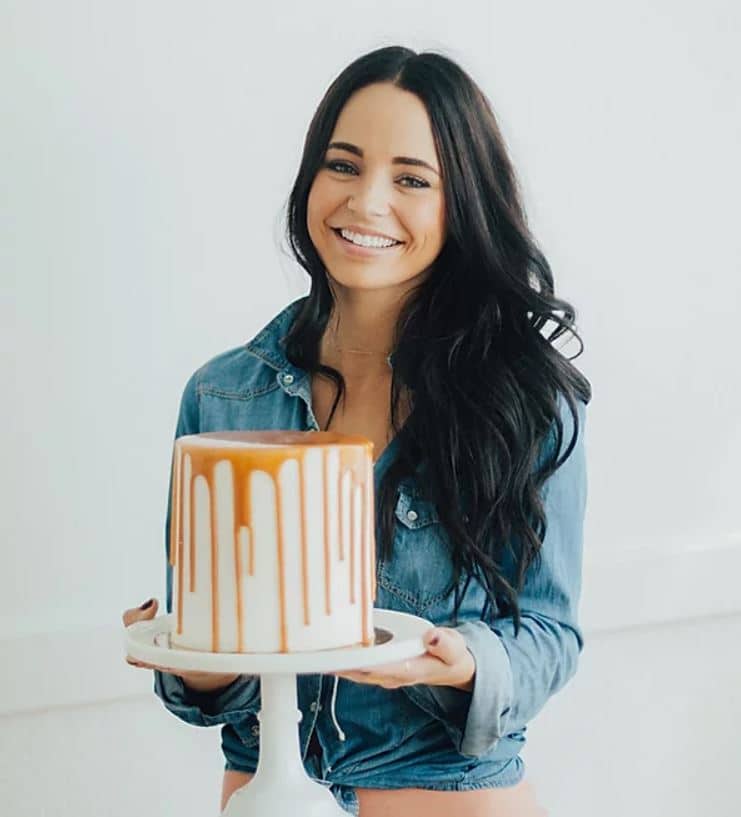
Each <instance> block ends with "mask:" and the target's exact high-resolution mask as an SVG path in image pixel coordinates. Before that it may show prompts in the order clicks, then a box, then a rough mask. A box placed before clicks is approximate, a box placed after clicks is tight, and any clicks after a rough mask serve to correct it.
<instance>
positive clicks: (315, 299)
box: [136, 47, 591, 817]
mask: <svg viewBox="0 0 741 817" xmlns="http://www.w3.org/2000/svg"><path fill="white" fill-rule="evenodd" d="M287 237H288V241H289V244H290V248H291V250H292V251H293V253H294V255H295V257H296V259H297V260H298V262H299V263H300V264H301V266H302V267H303V268H304V269H305V270H306V272H307V274H308V275H309V277H310V279H311V289H310V292H309V294H308V295H307V296H305V297H303V298H301V299H299V300H297V301H295V302H294V303H291V304H289V305H288V306H287V307H286V308H285V309H284V310H282V311H281V312H280V313H279V314H278V315H277V316H275V317H274V318H272V319H271V320H270V322H269V323H268V324H267V325H266V326H265V327H264V328H263V329H262V330H261V331H260V332H259V333H258V334H257V335H256V336H255V337H254V338H252V339H251V340H250V341H249V342H248V343H246V344H242V345H240V346H239V347H237V348H235V349H231V350H227V351H226V352H224V353H222V354H220V355H217V356H216V357H215V358H212V359H211V360H209V361H207V362H206V363H205V364H204V365H203V366H202V367H200V368H199V369H198V371H196V372H195V373H194V374H193V376H192V377H191V378H190V380H189V381H188V383H187V385H186V387H185V390H184V393H183V398H182V402H181V407H180V416H179V418H178V425H177V429H176V437H177V436H180V435H183V434H194V433H198V432H206V431H211V430H225V429H234V430H247V429H257V428H259V429H265V428H276V429H303V430H317V429H319V428H321V429H323V430H332V431H337V432H341V433H348V434H361V435H363V436H365V437H367V438H368V439H370V440H371V441H372V442H373V450H374V452H375V453H376V456H375V457H374V463H373V467H374V477H375V481H374V485H375V492H374V501H375V507H374V510H375V517H376V522H377V525H376V528H375V530H376V541H377V554H376V562H377V572H376V579H377V596H376V600H375V604H376V607H380V608H386V609H389V610H396V611H399V612H407V613H412V614H416V615H421V616H423V617H425V618H426V619H428V620H430V621H431V622H432V623H433V624H434V627H433V628H432V629H431V630H429V631H428V632H427V633H426V635H425V638H424V644H425V648H426V652H425V653H424V654H423V655H422V656H419V657H418V658H414V659H411V660H409V661H407V662H404V663H403V664H401V665H399V664H390V665H387V666H383V667H375V668H374V669H373V671H372V672H364V671H363V667H357V668H354V669H353V670H352V671H348V672H343V673H337V674H335V675H301V676H299V679H298V705H299V708H300V710H301V713H302V718H301V721H300V724H299V737H300V741H301V748H302V756H303V758H304V762H305V764H306V769H307V771H308V772H309V773H310V774H311V775H312V776H314V777H316V778H317V779H319V778H321V779H322V780H324V781H326V782H328V783H329V784H330V787H331V791H332V792H333V793H334V795H335V797H336V798H337V801H338V802H339V803H340V804H341V805H342V806H343V807H344V808H345V809H346V810H347V811H349V812H351V813H353V814H356V815H357V814H358V813H360V814H361V816H362V817H381V815H397V814H404V815H408V816H409V817H416V816H417V815H420V816H421V815H425V817H434V815H448V814H455V815H456V817H494V815H496V817H515V815H516V816H517V817H536V815H541V814H543V812H542V810H541V809H540V808H539V806H538V805H537V803H536V799H535V797H534V794H533V791H532V788H531V787H530V785H529V783H528V782H527V781H525V780H524V774H525V770H524V763H523V761H522V758H521V757H520V753H521V750H522V747H523V745H524V743H525V731H526V728H527V724H528V722H529V721H530V720H531V719H532V718H533V717H534V716H535V715H536V714H537V713H538V712H539V711H540V710H541V709H542V707H543V706H544V705H545V704H546V702H547V700H548V699H549V698H550V697H551V696H552V695H554V694H555V693H556V692H558V691H559V690H560V689H561V688H562V687H563V686H564V685H565V684H566V683H567V682H568V680H569V679H570V678H571V677H572V676H573V674H574V672H575V671H576V668H577V663H578V657H579V653H580V651H581V649H582V645H583V639H582V634H581V629H580V627H579V624H578V621H577V617H576V611H577V608H578V602H579V593H580V588H581V561H582V528H583V521H584V515H585V508H586V452H585V443H584V424H585V418H586V405H587V404H588V402H589V400H590V399H591V387H590V385H589V382H588V381H587V380H586V378H585V377H584V376H583V375H582V374H581V373H580V372H579V371H578V370H577V369H576V367H575V366H574V365H573V364H572V362H571V360H570V359H568V358H566V357H564V356H563V355H562V353H561V352H560V351H558V349H556V348H555V346H554V341H556V340H557V339H558V338H559V337H560V336H561V335H562V334H563V333H564V332H571V333H572V334H574V335H575V336H577V337H578V335H576V331H575V314H576V313H575V310H574V308H573V306H572V305H571V304H570V303H568V302H567V301H564V300H562V299H560V298H558V297H556V295H555V291H554V281H553V275H552V273H551V270H550V267H549V265H548V262H547V261H546V259H545V257H544V256H543V254H542V252H541V251H540V250H539V249H538V246H537V244H536V242H535V240H534V238H533V236H532V235H531V234H530V232H529V230H528V227H527V223H526V218H525V213H524V208H523V206H522V202H521V199H520V194H519V189H518V185H517V180H516V176H515V173H514V169H513V168H512V165H511V162H510V160H509V157H508V155H507V151H506V148H505V145H504V141H503V139H502V137H501V135H500V132H499V128H498V125H497V123H496V120H495V118H494V114H493V112H492V109H491V106H490V104H489V102H488V100H487V99H486V97H485V96H484V94H483V93H482V91H481V90H480V88H479V87H478V86H477V85H476V84H475V82H474V81H473V80H472V79H471V77H469V76H468V74H467V73H466V72H465V71H464V70H463V69H462V68H461V67H460V66H459V65H457V64H456V63H455V62H453V61H452V60H450V59H448V58H447V57H444V56H442V55H440V54H435V53H432V52H424V53H420V54H418V53H416V52H414V51H412V50H410V49H408V48H403V47H388V48H381V49H378V50H376V51H372V52H371V53H369V54H365V55H363V56H361V57H359V58H358V59H357V60H355V61H354V62H353V63H352V64H351V65H349V66H348V67H347V68H345V69H344V70H343V71H342V72H341V73H340V74H339V76H338V77H337V78H336V79H335V80H334V82H333V83H332V84H331V86H330V87H329V89H328V90H327V92H326V93H325V95H324V97H323V98H322V100H321V102H320V103H319V106H318V108H317V111H316V113H315V114H314V117H313V119H312V121H311V123H310V125H309V130H308V134H307V136H306V140H305V143H304V150H303V155H302V158H301V164H300V167H299V171H298V174H297V177H296V180H295V183H294V186H293V189H292V191H291V194H290V197H289V200H288V209H287ZM546 325H555V329H554V330H553V331H552V332H551V334H550V335H548V336H546V335H544V333H543V331H542V330H543V329H544V327H545V326H546ZM169 516H170V511H169V506H168V517H167V520H168V521H167V525H166V537H168V536H169ZM166 565H167V570H168V585H167V594H168V598H167V611H168V612H170V611H171V609H172V598H171V596H172V574H171V568H169V564H167V563H166ZM153 614H154V613H153V612H152V610H151V609H149V610H147V611H140V612H138V613H137V614H136V615H137V616H140V617H151V616H152V615H153ZM191 680H192V681H193V683H192V684H191V683H190V682H189V679H188V678H185V679H184V678H181V677H179V676H177V675H175V674H172V673H169V672H167V671H166V669H164V668H157V669H156V670H155V690H156V692H157V694H158V695H159V696H160V697H161V698H162V700H163V702H164V704H165V706H167V707H168V708H169V709H170V710H171V711H172V712H173V713H175V714H176V715H177V716H178V717H180V718H182V719H184V720H186V721H187V722H189V723H193V724H198V725H202V726H209V725H212V724H216V723H218V724H221V725H222V749H223V752H224V756H225V759H226V764H225V767H226V768H225V772H226V773H225V777H224V784H223V785H224V788H223V802H224V803H225V802H226V800H227V799H228V797H229V795H230V794H231V793H232V792H233V791H234V789H235V788H237V787H238V786H240V785H244V784H245V783H247V782H248V781H249V779H250V776H251V775H252V774H253V773H254V771H255V769H256V768H257V763H258V759H259V743H260V738H259V724H258V722H257V719H256V713H257V712H258V711H259V709H260V690H259V685H258V684H257V683H256V681H255V679H249V678H246V677H242V678H236V679H232V678H226V679H225V678H223V677H222V678H219V679H216V680H215V681H214V682H213V683H212V684H209V683H208V680H205V681H204V679H200V678H199V679H191ZM340 722H342V728H341V727H340V726H339V723H340Z"/></svg>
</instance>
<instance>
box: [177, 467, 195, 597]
mask: <svg viewBox="0 0 741 817" xmlns="http://www.w3.org/2000/svg"><path fill="white" fill-rule="evenodd" d="M190 462H191V474H190V485H189V488H188V503H189V504H188V515H189V517H190V531H189V536H190V542H189V544H190V592H191V593H195V592H196V481H195V477H194V476H193V472H192V468H193V460H192V459H191V461H190ZM181 600H182V599H181Z"/></svg>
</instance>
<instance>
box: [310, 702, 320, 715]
mask: <svg viewBox="0 0 741 817" xmlns="http://www.w3.org/2000/svg"><path fill="white" fill-rule="evenodd" d="M309 709H310V710H311V711H312V712H321V711H322V707H321V705H320V704H318V703H317V702H316V701H312V702H311V704H310V705H309Z"/></svg>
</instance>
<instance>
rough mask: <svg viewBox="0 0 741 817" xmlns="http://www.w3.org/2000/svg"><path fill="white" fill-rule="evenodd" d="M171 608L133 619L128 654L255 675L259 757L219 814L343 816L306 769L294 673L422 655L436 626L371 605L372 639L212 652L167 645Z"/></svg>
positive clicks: (127, 640) (164, 663) (127, 637)
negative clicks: (305, 648) (329, 646)
mask: <svg viewBox="0 0 741 817" xmlns="http://www.w3.org/2000/svg"><path fill="white" fill-rule="evenodd" d="M174 623H175V622H174V615H173V614H172V613H170V614H168V615H163V616H158V617H157V618H154V619H151V620H149V621H138V622H135V623H133V624H130V625H129V626H128V627H127V628H126V631H125V646H126V651H127V654H128V655H129V656H131V657H132V658H134V659H136V660H138V661H143V662H145V663H148V664H156V665H157V666H161V667H170V668H172V669H182V670H199V671H202V672H217V673H224V674H226V673H239V674H244V675H259V676H260V699H261V704H262V708H261V709H260V713H259V715H258V718H259V720H260V759H259V761H258V765H257V771H256V773H255V776H254V777H253V778H252V780H251V781H250V782H249V783H248V784H247V785H245V786H243V787H242V788H241V789H238V790H237V791H235V792H234V794H233V795H232V796H231V798H230V799H229V802H228V803H227V806H226V808H225V809H224V811H223V812H222V817H299V815H300V817H346V815H347V812H346V811H344V810H343V809H342V807H341V806H340V805H339V804H338V803H337V801H336V800H335V797H334V795H333V794H332V793H331V792H330V791H329V787H328V786H326V785H322V784H321V783H318V782H316V781H315V780H312V779H311V778H310V777H309V775H308V774H307V773H306V770H305V769H304V764H303V762H302V760H301V747H300V745H299V733H298V726H297V724H298V722H299V721H300V720H301V711H300V710H299V709H298V705H297V693H296V675H298V674H300V673H324V672H335V671H340V670H352V669H358V668H359V667H362V668H365V667H372V666H377V665H379V664H387V663H394V662H396V661H403V660H405V659H407V658H413V657H415V656H417V655H422V654H424V652H425V647H424V645H423V642H422V636H423V635H424V633H425V632H426V631H427V630H428V629H429V628H430V627H432V626H433V625H432V624H431V623H430V622H429V621H426V620H425V619H423V618H419V617H417V616H412V615H409V614H407V613H398V612H396V611H394V610H377V609H374V610H373V626H374V628H375V635H376V640H375V643H374V644H372V645H371V646H368V647H362V646H353V647H345V648H339V649H333V650H319V651H316V652H301V653H214V652H199V651H196V650H183V649H178V648H177V647H173V646H171V644H170V633H171V632H172V630H173V628H174Z"/></svg>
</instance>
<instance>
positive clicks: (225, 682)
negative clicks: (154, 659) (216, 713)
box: [123, 599, 239, 692]
mask: <svg viewBox="0 0 741 817" xmlns="http://www.w3.org/2000/svg"><path fill="white" fill-rule="evenodd" d="M158 607H159V604H158V602H157V599H149V601H148V602H145V603H144V604H142V606H141V607H132V608H131V609H130V610H126V611H125V612H124V614H123V623H124V626H125V627H128V626H129V624H133V623H134V622H135V621H147V620H149V619H152V618H154V617H155V616H156V615H157V608H158ZM126 663H127V664H131V666H132V667H142V668H144V669H157V670H160V671H161V672H167V673H169V674H170V675H178V676H180V678H182V679H183V682H184V684H185V685H186V686H187V687H189V688H190V689H193V690H196V691H197V692H213V691H216V690H218V689H223V688H224V687H227V686H229V684H231V683H232V681H235V680H236V679H237V678H239V675H238V674H237V675H224V674H223V673H216V672H194V671H191V670H181V669H173V668H172V667H161V666H158V665H156V664H146V663H144V662H143V661H136V660H135V659H133V658H130V657H129V656H128V655H127V656H126Z"/></svg>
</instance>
